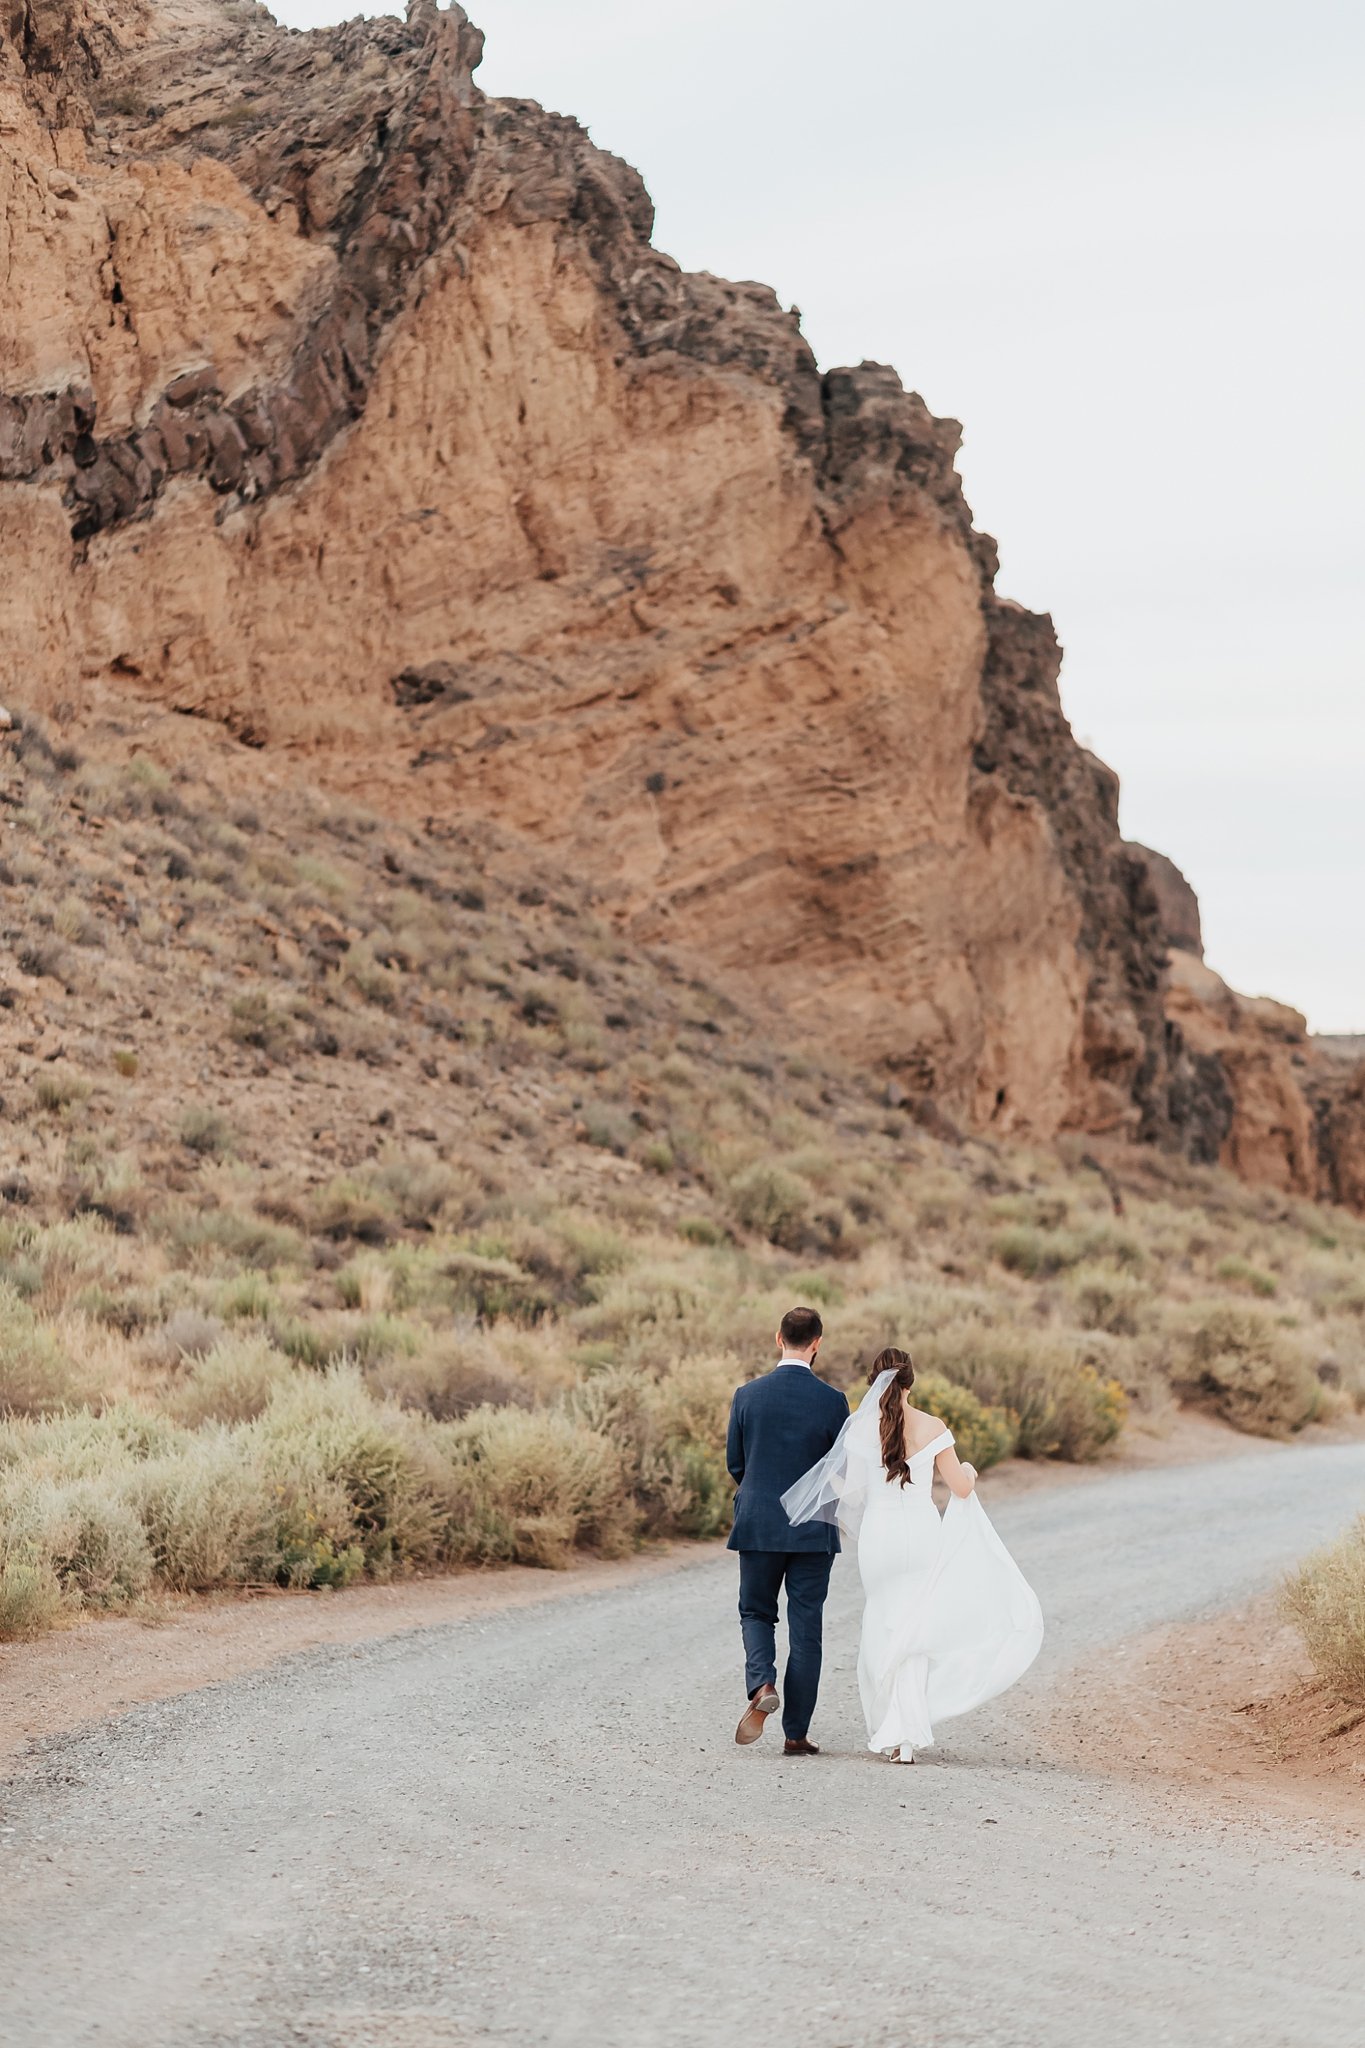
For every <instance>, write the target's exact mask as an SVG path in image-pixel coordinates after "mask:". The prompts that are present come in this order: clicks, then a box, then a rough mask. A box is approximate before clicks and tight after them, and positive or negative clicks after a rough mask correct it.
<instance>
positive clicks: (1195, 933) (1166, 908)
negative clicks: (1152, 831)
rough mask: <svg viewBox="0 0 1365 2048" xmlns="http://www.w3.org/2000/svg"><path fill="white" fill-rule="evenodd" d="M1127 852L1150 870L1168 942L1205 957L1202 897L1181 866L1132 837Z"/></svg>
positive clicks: (1160, 917) (1167, 943)
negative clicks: (1181, 870)
mask: <svg viewBox="0 0 1365 2048" xmlns="http://www.w3.org/2000/svg"><path fill="white" fill-rule="evenodd" d="M1127 851H1128V852H1129V853H1130V854H1132V855H1133V857H1134V859H1135V860H1140V861H1141V862H1142V864H1143V866H1144V867H1145V868H1146V870H1147V880H1148V881H1149V882H1150V883H1151V885H1152V893H1153V895H1154V896H1155V897H1156V906H1157V916H1158V918H1159V919H1160V923H1161V936H1162V939H1163V940H1164V941H1165V943H1166V945H1168V946H1169V947H1171V948H1172V950H1173V951H1175V952H1177V953H1193V955H1194V957H1195V959H1196V960H1202V959H1203V957H1204V929H1203V921H1202V919H1201V918H1200V915H1199V898H1198V897H1197V896H1196V895H1195V893H1194V890H1193V889H1192V888H1191V887H1190V885H1189V883H1188V882H1187V881H1186V879H1185V877H1184V875H1183V874H1182V873H1181V872H1180V869H1179V868H1178V867H1177V866H1176V864H1175V862H1174V861H1173V860H1171V859H1170V858H1169V856H1168V855H1166V854H1164V853H1154V852H1153V851H1152V849H1151V847H1150V846H1139V845H1137V843H1136V842H1135V841H1133V840H1129V841H1128V843H1127Z"/></svg>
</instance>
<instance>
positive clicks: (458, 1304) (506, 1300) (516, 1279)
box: [442, 1251, 555, 1323]
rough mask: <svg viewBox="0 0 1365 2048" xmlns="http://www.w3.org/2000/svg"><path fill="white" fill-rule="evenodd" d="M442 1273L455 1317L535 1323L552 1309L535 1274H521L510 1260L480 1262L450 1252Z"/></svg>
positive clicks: (473, 1256) (549, 1294)
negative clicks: (460, 1315) (456, 1315)
mask: <svg viewBox="0 0 1365 2048" xmlns="http://www.w3.org/2000/svg"><path fill="white" fill-rule="evenodd" d="M442 1270H443V1272H444V1274H445V1277H446V1279H447V1280H448V1282H449V1284H450V1289H451V1301H452V1305H453V1307H454V1308H455V1310H456V1311H457V1313H460V1314H464V1315H471V1316H477V1317H479V1318H480V1319H481V1320H483V1321H486V1322H495V1321H496V1320H497V1319H498V1317H500V1316H506V1317H508V1318H509V1319H510V1320H511V1321H513V1322H518V1323H535V1322H538V1321H539V1320H540V1318H541V1317H542V1316H543V1315H545V1314H547V1313H548V1312H549V1310H550V1309H552V1308H553V1307H554V1306H555V1295H554V1292H553V1290H552V1289H551V1288H549V1287H547V1286H546V1285H545V1283H544V1282H543V1281H540V1280H537V1279H536V1278H535V1276H534V1274H531V1273H523V1272H522V1270H521V1268H520V1266H517V1265H515V1264H514V1263H513V1262H512V1260H511V1259H502V1258H482V1257H480V1255H479V1254H478V1253H477V1252H472V1251H471V1252H465V1251H459V1252H452V1253H451V1255H450V1257H449V1258H448V1259H447V1260H446V1262H445V1265H444V1267H443V1269H442Z"/></svg>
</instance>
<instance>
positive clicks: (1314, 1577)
mask: <svg viewBox="0 0 1365 2048" xmlns="http://www.w3.org/2000/svg"><path fill="white" fill-rule="evenodd" d="M1283 1604H1284V1610H1285V1613H1286V1614H1287V1615H1288V1617H1289V1619H1290V1620H1291V1621H1292V1622H1293V1623H1294V1624H1295V1626H1296V1627H1297V1628H1298V1629H1299V1631H1300V1633H1301V1634H1302V1636H1303V1639H1304V1643H1305V1645H1306V1646H1307V1649H1308V1654H1309V1656H1310V1657H1311V1658H1312V1660H1313V1663H1314V1666H1315V1667H1316V1669H1317V1671H1318V1674H1319V1676H1320V1677H1322V1678H1323V1679H1325V1680H1326V1682H1327V1684H1328V1685H1329V1686H1331V1688H1332V1690H1333V1692H1335V1693H1337V1694H1338V1695H1339V1697H1340V1698H1341V1699H1343V1700H1345V1701H1347V1702H1348V1703H1349V1704H1350V1705H1352V1706H1356V1707H1365V1516H1362V1517H1361V1518H1360V1520H1359V1521H1357V1522H1356V1524H1355V1526H1354V1527H1353V1528H1352V1529H1350V1530H1348V1531H1347V1533H1346V1534H1345V1535H1344V1536H1342V1537H1341V1538H1340V1539H1339V1540H1338V1541H1337V1542H1336V1543H1331V1544H1328V1545H1327V1547H1326V1548H1325V1549H1323V1550H1318V1551H1315V1552H1314V1553H1313V1555H1312V1556H1311V1557H1310V1558H1308V1559H1307V1560H1306V1561H1305V1562H1304V1563H1303V1564H1302V1565H1301V1566H1300V1567H1299V1569H1298V1571H1297V1572H1295V1573H1294V1574H1293V1576H1292V1577H1291V1578H1290V1579H1289V1581H1288V1583H1287V1584H1286V1586H1285V1588H1284V1592H1283Z"/></svg>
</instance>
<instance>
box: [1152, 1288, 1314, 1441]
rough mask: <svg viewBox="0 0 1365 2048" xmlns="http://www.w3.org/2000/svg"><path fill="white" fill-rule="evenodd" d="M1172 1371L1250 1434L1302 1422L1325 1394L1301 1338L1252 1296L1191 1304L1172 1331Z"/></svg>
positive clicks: (1276, 1432)
mask: <svg viewBox="0 0 1365 2048" xmlns="http://www.w3.org/2000/svg"><path fill="white" fill-rule="evenodd" d="M1171 1379H1172V1384H1173V1385H1174V1387H1175V1390H1176V1392H1177V1393H1179V1394H1182V1395H1183V1396H1184V1397H1185V1398H1186V1399H1194V1400H1202V1401H1206V1402H1208V1403H1209V1404H1210V1405H1211V1406H1212V1407H1213V1409H1214V1410H1215V1411H1216V1413H1217V1414H1219V1415H1221V1416H1222V1417H1223V1418H1224V1420H1225V1421H1227V1422H1230V1423H1232V1425H1233V1427H1234V1428H1235V1429H1244V1430H1246V1431H1248V1432H1249V1433H1250V1434H1251V1435H1253V1436H1289V1435H1290V1434H1292V1432H1293V1431H1294V1430H1296V1429H1302V1427H1303V1425H1304V1424H1305V1423H1306V1422H1309V1421H1311V1420H1312V1418H1313V1416H1314V1415H1315V1414H1316V1413H1317V1411H1318V1407H1319V1404H1320V1402H1321V1398H1322V1390H1321V1387H1320V1386H1319V1383H1318V1378H1317V1374H1316V1373H1315V1372H1314V1370H1313V1368H1312V1365H1311V1364H1310V1362H1309V1359H1308V1357H1307V1355H1306V1353H1305V1350H1304V1347H1303V1344H1302V1343H1301V1341H1300V1340H1299V1339H1298V1338H1297V1337H1296V1336H1295V1335H1294V1334H1293V1332H1291V1331H1289V1330H1287V1329H1285V1328H1284V1327H1283V1326H1282V1325H1281V1324H1280V1323H1279V1322H1277V1321H1276V1319H1275V1318H1274V1316H1273V1315H1272V1314H1271V1313H1270V1312H1269V1311H1268V1310H1266V1309H1263V1308H1260V1307H1258V1306H1256V1305H1255V1304H1254V1303H1252V1302H1244V1301H1225V1302H1217V1301H1215V1302H1201V1303H1196V1304H1194V1305H1193V1306H1192V1307H1191V1308H1189V1309H1188V1310H1187V1311H1186V1312H1185V1314H1184V1315H1183V1316H1181V1317H1180V1318H1179V1319H1178V1320H1177V1322H1176V1324H1175V1326H1174V1328H1173V1330H1172V1333H1171Z"/></svg>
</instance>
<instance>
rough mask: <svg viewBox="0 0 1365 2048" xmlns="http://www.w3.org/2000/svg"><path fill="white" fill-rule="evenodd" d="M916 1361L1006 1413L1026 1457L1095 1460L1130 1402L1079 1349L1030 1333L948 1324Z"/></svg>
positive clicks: (921, 1349)
mask: <svg viewBox="0 0 1365 2048" xmlns="http://www.w3.org/2000/svg"><path fill="white" fill-rule="evenodd" d="M917 1356H918V1359H919V1361H920V1362H921V1363H922V1364H923V1365H924V1366H926V1367H927V1368H928V1369H929V1370H930V1371H936V1372H939V1373H942V1374H943V1375H945V1377H947V1378H948V1379H950V1380H953V1381H956V1382H957V1383H958V1384H959V1385H960V1386H965V1387H967V1388H969V1389H970V1391H971V1392H972V1393H974V1394H975V1395H976V1396H977V1398H978V1400H980V1401H983V1402H985V1403H986V1404H987V1406H989V1407H993V1408H1003V1409H1005V1410H1007V1412H1008V1413H1009V1415H1010V1416H1011V1417H1012V1419H1013V1421H1014V1425H1015V1428H1016V1430H1017V1432H1018V1445H1017V1448H1018V1451H1019V1455H1020V1456H1021V1457H1024V1458H1052V1457H1061V1458H1072V1459H1075V1460H1077V1461H1079V1462H1085V1461H1087V1460H1089V1459H1091V1458H1096V1457H1098V1456H1099V1455H1100V1453H1101V1452H1102V1451H1103V1450H1104V1449H1105V1448H1106V1446H1107V1445H1109V1444H1111V1443H1113V1441H1114V1439H1115V1438H1116V1437H1117V1436H1118V1434H1119V1431H1120V1430H1121V1429H1122V1428H1123V1420H1124V1416H1125V1414H1126V1412H1127V1398H1126V1396H1125V1394H1124V1391H1123V1388H1122V1387H1121V1386H1120V1385H1119V1383H1118V1382H1117V1380H1112V1379H1104V1378H1101V1376H1100V1374H1099V1373H1098V1372H1097V1371H1096V1370H1095V1368H1094V1366H1092V1365H1088V1364H1086V1363H1085V1362H1084V1360H1083V1358H1082V1357H1081V1356H1080V1354H1079V1352H1078V1350H1077V1348H1076V1346H1075V1345H1074V1343H1068V1342H1067V1341H1066V1340H1065V1339H1061V1338H1057V1337H1053V1336H1049V1335H1047V1334H1045V1333H1042V1332H1034V1331H1031V1330H1022V1329H1020V1330H1012V1329H1008V1328H1006V1329H1000V1328H988V1327H986V1326H985V1325H983V1324H979V1323H958V1324H951V1325H949V1327H948V1328H946V1329H944V1330H940V1331H937V1332H935V1333H934V1335H932V1336H931V1337H929V1338H927V1339H926V1341H925V1342H924V1343H923V1344H922V1345H920V1347H919V1350H918V1354H917Z"/></svg>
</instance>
